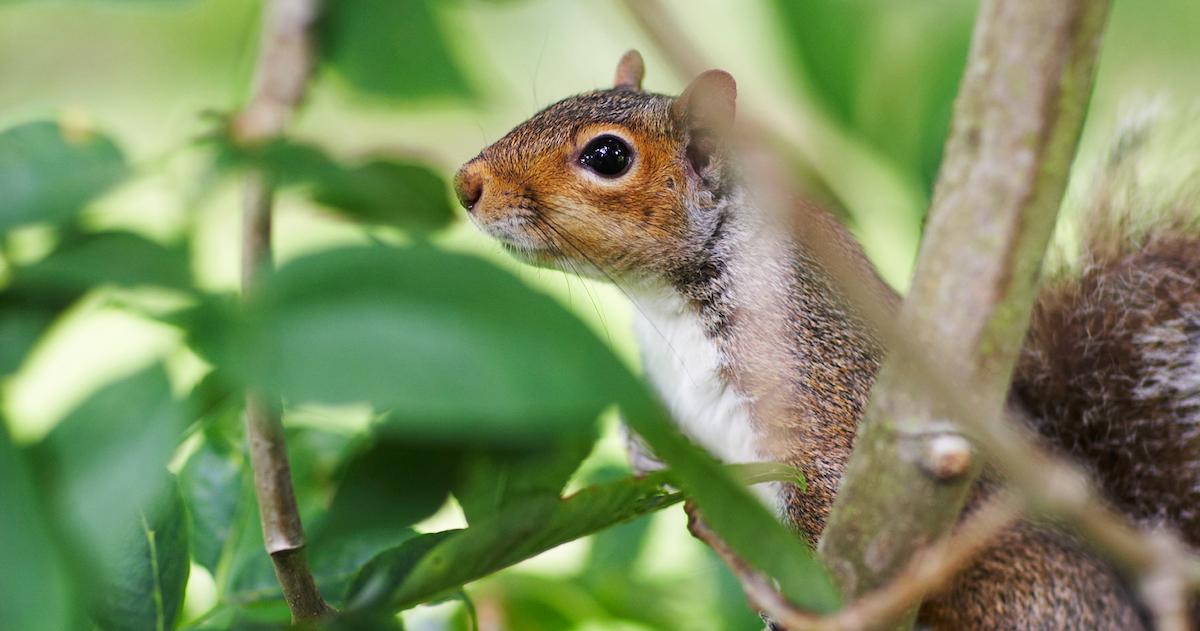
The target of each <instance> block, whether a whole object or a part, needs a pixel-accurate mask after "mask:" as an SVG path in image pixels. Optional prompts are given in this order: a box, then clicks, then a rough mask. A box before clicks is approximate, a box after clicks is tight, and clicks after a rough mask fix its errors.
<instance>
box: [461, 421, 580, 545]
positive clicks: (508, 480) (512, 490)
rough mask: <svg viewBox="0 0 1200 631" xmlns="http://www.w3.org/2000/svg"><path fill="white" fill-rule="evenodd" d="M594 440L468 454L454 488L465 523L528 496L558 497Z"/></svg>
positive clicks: (491, 513)
mask: <svg viewBox="0 0 1200 631" xmlns="http://www.w3.org/2000/svg"><path fill="white" fill-rule="evenodd" d="M594 442H595V440H594V438H593V437H590V436H589V437H582V438H565V439H562V440H559V441H556V442H552V443H546V444H542V445H537V446H533V447H527V448H524V449H489V450H482V451H476V452H473V453H471V454H470V455H468V456H467V458H466V459H465V463H464V466H463V473H462V481H461V482H460V483H459V484H458V485H457V487H456V488H455V491H454V495H455V497H456V498H458V503H459V504H460V505H461V506H462V510H463V514H464V515H465V516H466V518H467V522H468V523H472V524H474V523H476V522H478V521H482V520H485V519H488V518H490V517H492V516H493V515H496V514H497V513H500V512H502V511H503V510H505V509H506V508H507V507H509V506H511V505H513V504H517V503H520V502H522V501H524V500H526V499H528V498H530V497H537V496H550V497H558V496H559V494H560V493H561V492H562V489H563V486H565V485H566V483H567V480H569V479H570V478H571V474H572V473H574V472H575V470H576V469H578V468H579V464H580V463H581V462H583V459H584V458H586V457H587V455H588V453H590V452H591V450H592V445H593V444H594Z"/></svg>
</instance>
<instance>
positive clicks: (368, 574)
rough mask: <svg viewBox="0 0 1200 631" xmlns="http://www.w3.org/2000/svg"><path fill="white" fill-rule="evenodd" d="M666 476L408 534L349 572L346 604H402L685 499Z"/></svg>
mask: <svg viewBox="0 0 1200 631" xmlns="http://www.w3.org/2000/svg"><path fill="white" fill-rule="evenodd" d="M665 479H666V478H665V476H662V475H659V474H655V475H651V476H647V477H645V478H641V479H634V478H627V479H625V480H621V481H619V482H614V483H610V484H606V485H601V486H596V487H589V488H586V489H584V490H582V491H580V492H579V493H576V494H575V495H572V496H570V497H568V498H564V499H561V500H559V499H557V498H545V497H537V498H531V499H529V500H527V501H525V502H523V503H521V504H518V505H513V506H511V507H510V508H509V510H507V511H505V512H504V513H501V514H498V515H496V516H495V517H494V518H492V519H490V520H487V521H486V522H483V523H480V524H477V525H474V526H472V527H471V528H468V529H466V530H455V531H446V532H440V533H434V534H430V535H423V536H421V537H417V538H415V539H411V540H409V541H408V542H406V543H404V544H402V545H401V546H399V547H397V548H394V549H392V550H388V551H386V552H384V553H382V554H380V555H379V556H378V557H376V558H375V559H373V560H372V561H371V562H370V563H368V564H367V565H366V566H365V567H363V569H362V571H361V572H360V573H359V575H358V576H357V577H356V578H355V579H354V582H353V584H352V585H351V587H350V594H349V598H348V602H347V607H348V608H349V609H351V610H375V609H380V608H386V609H388V610H395V609H404V608H407V607H411V606H413V605H416V604H419V603H421V602H425V601H427V600H430V599H432V598H435V597H438V596H440V595H442V594H445V593H446V592H449V591H452V590H455V589H457V588H459V587H461V586H462V585H463V584H465V583H468V582H470V581H473V580H476V579H478V578H480V577H483V576H486V575H488V574H491V573H492V572H495V571H497V570H499V569H502V568H505V567H508V566H510V565H513V564H515V563H517V562H519V561H522V560H525V559H527V558H530V557H532V556H534V555H536V554H539V553H541V552H544V551H546V550H549V549H550V548H553V547H556V546H558V545H560V544H562V543H566V542H568V541H573V540H575V539H578V538H580V537H582V536H585V535H588V534H591V533H593V532H596V531H598V530H602V529H604V528H608V527H610V526H612V525H615V524H619V523H622V522H625V521H628V520H630V519H633V518H635V517H638V516H640V515H645V514H647V513H650V512H653V511H656V510H659V509H661V508H664V507H666V506H670V505H672V504H674V503H676V502H678V501H679V500H681V499H682V496H681V495H680V494H678V493H671V492H668V491H665V490H664V488H663V482H664V480H665Z"/></svg>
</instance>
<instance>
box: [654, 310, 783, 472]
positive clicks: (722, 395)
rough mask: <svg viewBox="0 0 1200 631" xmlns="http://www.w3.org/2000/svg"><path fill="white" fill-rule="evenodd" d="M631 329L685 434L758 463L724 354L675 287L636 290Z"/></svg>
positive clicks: (726, 456)
mask: <svg viewBox="0 0 1200 631" xmlns="http://www.w3.org/2000/svg"><path fill="white" fill-rule="evenodd" d="M634 302H635V303H636V304H635V307H636V312H635V314H634V325H633V326H634V334H635V335H636V337H637V340H638V344H639V345H640V346H641V352H642V362H643V364H644V366H645V369H646V374H647V377H648V378H649V380H650V383H651V385H653V386H654V388H655V390H656V391H657V393H658V396H659V397H660V398H661V399H662V401H663V403H664V404H665V405H666V406H667V410H668V411H669V412H670V413H671V416H672V418H674V419H675V422H676V423H678V424H679V426H680V427H681V428H682V429H683V431H684V433H686V434H687V435H688V436H690V437H691V438H692V439H693V440H695V441H696V442H698V443H700V444H701V445H703V446H704V447H705V448H706V449H708V450H709V451H710V452H712V454H713V455H715V456H716V457H717V458H719V459H720V460H721V461H722V462H727V463H738V462H757V461H759V460H762V458H761V457H760V456H759V453H760V452H759V449H758V446H757V439H756V437H755V434H754V431H753V427H752V426H751V423H750V414H749V412H748V409H747V405H746V400H745V399H744V398H743V397H741V396H740V395H739V394H738V393H737V392H736V391H735V390H734V389H733V387H731V386H730V385H728V384H727V383H725V380H724V379H722V378H721V372H720V369H721V363H722V357H721V353H720V350H719V349H718V348H717V345H716V344H715V343H713V341H712V340H711V339H709V337H708V336H707V335H705V333H704V328H703V326H702V324H701V322H700V319H699V317H698V316H697V315H696V314H695V313H694V312H693V311H692V310H691V309H689V308H688V307H687V305H686V304H685V303H684V301H683V299H682V298H680V297H679V295H678V294H676V293H675V292H674V291H670V290H662V291H645V292H638V293H637V294H635V295H634Z"/></svg>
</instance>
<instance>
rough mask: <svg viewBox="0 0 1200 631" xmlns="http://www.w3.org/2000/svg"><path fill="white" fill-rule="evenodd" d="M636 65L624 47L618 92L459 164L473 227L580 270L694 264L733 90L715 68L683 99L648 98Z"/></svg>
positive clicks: (707, 222)
mask: <svg viewBox="0 0 1200 631" xmlns="http://www.w3.org/2000/svg"><path fill="white" fill-rule="evenodd" d="M643 68H644V67H643V64H642V57H641V55H639V54H638V53H637V51H629V52H628V53H626V54H625V56H624V57H622V58H621V61H620V63H619V64H618V66H617V72H616V80H615V82H614V83H615V85H614V87H613V88H611V89H608V90H597V91H595V92H588V93H585V94H580V95H578V96H573V97H570V98H567V99H564V100H562V101H559V102H558V103H555V104H553V105H551V106H549V107H547V108H546V109H544V110H542V111H541V112H539V113H538V114H536V115H534V116H533V118H531V119H529V120H527V121H525V122H524V123H522V124H520V125H518V126H517V127H516V128H515V129H513V130H512V131H510V132H509V133H508V134H507V135H505V136H504V137H503V138H501V139H500V140H498V141H496V143H495V144H493V145H491V146H489V147H487V148H486V149H484V150H483V151H482V152H481V153H480V154H479V155H478V156H476V157H475V158H474V159H472V160H471V161H470V162H468V163H466V164H465V165H463V167H462V168H461V169H459V171H458V174H457V175H456V177H455V181H454V187H455V190H456V192H457V194H458V199H459V201H460V202H461V203H462V205H463V206H464V207H465V208H466V209H467V211H468V213H469V214H470V216H471V219H472V221H473V222H474V223H475V224H476V225H477V226H478V227H479V228H480V229H481V230H483V231H484V232H485V233H487V234H489V235H491V236H492V237H494V238H496V239H497V240H498V241H500V242H501V243H502V244H503V245H504V246H505V248H506V249H508V250H509V251H511V252H513V253H514V254H515V255H517V256H518V257H519V258H522V259H524V260H526V261H528V262H531V263H534V264H536V265H542V266H547V267H555V268H559V269H564V270H567V271H572V272H575V273H580V274H585V275H591V276H606V277H610V278H611V277H630V276H640V277H647V276H649V277H654V276H659V275H662V274H664V273H669V272H670V271H671V269H670V268H671V266H672V265H678V264H680V262H681V261H682V260H683V259H686V258H689V255H690V254H692V250H693V249H694V248H696V247H699V246H698V245H696V244H700V245H702V244H703V243H704V241H705V239H707V237H708V234H705V230H708V231H709V233H711V230H712V229H713V228H712V225H713V219H712V218H711V215H713V214H714V213H715V212H716V211H715V209H716V208H717V207H718V206H719V204H720V202H721V200H722V198H723V197H724V196H725V195H726V194H727V192H728V190H729V184H730V182H731V179H732V173H731V168H730V166H729V164H730V161H729V160H728V158H727V155H726V154H727V151H726V148H725V145H726V143H725V139H726V137H727V134H728V131H729V129H730V127H731V125H732V123H733V116H734V103H735V100H736V93H737V90H736V87H735V83H734V80H733V77H731V76H730V75H729V74H728V73H726V72H724V71H720V70H710V71H708V72H705V73H703V74H701V75H700V76H699V77H697V78H696V79H695V80H694V81H693V82H692V83H691V84H690V85H689V86H688V87H687V89H686V90H684V92H683V93H682V94H681V95H680V96H678V97H669V96H665V95H661V94H654V93H650V92H644V91H642V89H641V83H642V77H643V74H644V71H643ZM706 215H708V216H706Z"/></svg>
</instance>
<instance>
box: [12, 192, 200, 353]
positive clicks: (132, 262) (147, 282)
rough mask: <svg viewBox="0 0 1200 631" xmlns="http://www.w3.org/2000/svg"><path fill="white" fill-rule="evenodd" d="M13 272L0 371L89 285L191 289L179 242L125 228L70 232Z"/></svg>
mask: <svg viewBox="0 0 1200 631" xmlns="http://www.w3.org/2000/svg"><path fill="white" fill-rule="evenodd" d="M2 177H3V176H2V175H0V178H2ZM11 275H12V277H11V279H10V280H9V283H8V286H7V287H5V288H4V289H3V291H0V374H6V373H10V372H13V371H15V370H17V369H18V368H19V367H20V365H21V363H22V362H23V361H24V359H25V356H26V355H27V354H28V352H29V350H30V349H31V348H32V347H33V346H34V344H35V343H36V342H37V340H38V339H40V338H41V336H42V335H43V334H44V333H45V332H46V330H47V329H48V328H49V327H50V326H51V325H52V324H53V323H54V321H55V320H57V319H58V317H59V316H60V315H62V313H63V312H64V311H65V310H66V309H67V308H68V307H70V306H71V305H72V304H73V303H74V302H75V301H76V300H78V299H79V298H80V297H81V296H83V295H84V294H85V293H86V292H87V291H88V290H90V289H92V288H93V287H96V286H101V285H111V286H117V287H123V288H136V287H145V286H156V287H163V288H168V289H173V290H178V291H191V290H192V279H191V272H190V269H189V266H188V254H187V251H186V250H185V249H184V248H183V247H181V246H175V247H169V246H164V245H162V244H159V243H157V242H155V241H151V240H150V239H147V238H145V237H142V236H140V235H136V234H132V233H128V232H103V233H94V234H89V233H77V234H72V235H70V236H69V237H68V238H67V239H66V240H65V241H64V242H63V243H60V244H59V245H58V246H57V247H56V248H55V249H54V250H53V251H51V252H50V254H48V255H46V256H45V257H43V258H41V259H39V260H38V261H35V262H33V263H30V264H28V265H25V266H20V267H16V268H14V269H13V270H12V272H11Z"/></svg>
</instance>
